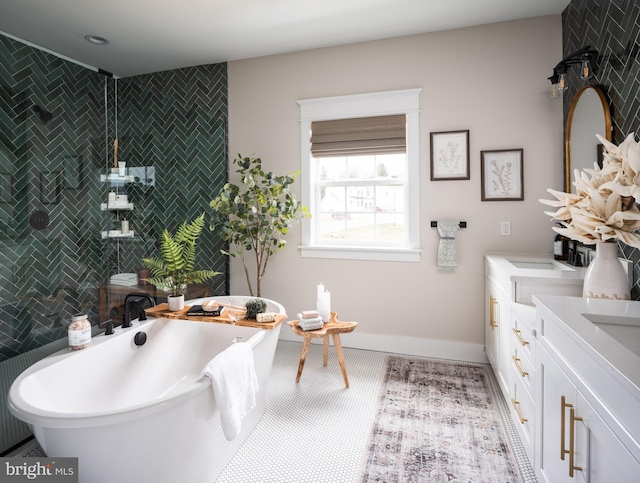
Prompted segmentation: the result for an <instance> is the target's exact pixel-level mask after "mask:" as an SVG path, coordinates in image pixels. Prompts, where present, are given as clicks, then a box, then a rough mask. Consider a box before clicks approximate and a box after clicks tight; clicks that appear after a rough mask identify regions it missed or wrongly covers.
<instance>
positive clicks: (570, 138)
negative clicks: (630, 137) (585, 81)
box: [564, 86, 611, 193]
mask: <svg viewBox="0 0 640 483" xmlns="http://www.w3.org/2000/svg"><path fill="white" fill-rule="evenodd" d="M596 134H600V135H601V136H603V137H604V138H605V139H607V140H608V141H611V112H610V111H609V104H607V99H606V97H605V95H604V92H602V90H601V89H599V88H598V87H595V86H585V87H583V88H582V89H580V90H579V91H578V92H577V93H576V95H575V97H574V98H573V100H572V101H571V106H569V114H568V115H567V125H566V127H565V132H564V143H565V183H566V186H565V188H566V192H567V193H570V192H575V186H573V184H572V182H573V170H574V169H584V168H593V163H595V162H597V161H598V160H599V159H602V158H601V157H600V156H601V154H599V153H601V152H602V146H600V141H598V138H596Z"/></svg>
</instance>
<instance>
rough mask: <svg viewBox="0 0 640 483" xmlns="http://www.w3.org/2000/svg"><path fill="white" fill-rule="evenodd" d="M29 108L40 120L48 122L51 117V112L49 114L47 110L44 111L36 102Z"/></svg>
mask: <svg viewBox="0 0 640 483" xmlns="http://www.w3.org/2000/svg"><path fill="white" fill-rule="evenodd" d="M31 109H32V110H33V112H35V113H36V114H37V115H38V117H39V118H40V120H41V121H42V122H49V121H51V118H53V114H51V113H50V112H49V111H45V110H44V109H42V108H41V107H40V106H38V105H37V104H34V105H33V107H32V108H31Z"/></svg>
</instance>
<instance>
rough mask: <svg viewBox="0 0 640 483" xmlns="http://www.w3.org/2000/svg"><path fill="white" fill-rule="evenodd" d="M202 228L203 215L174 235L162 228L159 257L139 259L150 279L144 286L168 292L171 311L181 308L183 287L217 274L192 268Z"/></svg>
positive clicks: (184, 225)
mask: <svg viewBox="0 0 640 483" xmlns="http://www.w3.org/2000/svg"><path fill="white" fill-rule="evenodd" d="M203 227H204V213H202V214H201V215H200V216H199V217H197V218H196V219H195V220H193V221H192V222H191V223H187V222H186V221H185V222H182V224H181V225H180V226H179V227H178V230H177V231H176V233H175V235H173V234H171V233H169V230H167V229H166V228H165V229H164V231H163V232H162V235H161V238H160V254H161V257H154V258H143V259H142V262H143V263H144V265H145V266H146V267H147V268H148V269H149V271H150V272H151V275H152V276H151V278H149V279H147V282H149V283H150V284H152V285H155V286H156V287H157V288H159V289H160V290H165V291H167V292H169V294H170V295H169V297H168V298H167V300H168V305H169V310H171V311H177V310H182V309H183V308H184V290H185V289H186V288H187V285H191V284H194V283H202V282H204V281H206V280H208V279H210V278H212V277H215V276H216V275H219V274H220V272H213V271H211V270H195V268H194V265H195V260H196V242H197V240H198V235H200V232H202V228H203Z"/></svg>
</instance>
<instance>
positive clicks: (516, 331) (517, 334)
mask: <svg viewBox="0 0 640 483" xmlns="http://www.w3.org/2000/svg"><path fill="white" fill-rule="evenodd" d="M511 330H512V331H513V333H514V334H515V335H516V339H518V342H520V344H522V345H523V346H527V345H529V342H527V341H526V340H524V339H523V338H522V336H521V335H520V331H519V330H518V329H516V328H515V327H514V328H513V329H511Z"/></svg>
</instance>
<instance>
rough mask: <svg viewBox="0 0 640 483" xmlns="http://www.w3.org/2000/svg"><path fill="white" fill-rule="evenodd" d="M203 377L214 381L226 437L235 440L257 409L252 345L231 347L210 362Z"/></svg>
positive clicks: (243, 343) (256, 382) (213, 385)
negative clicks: (249, 416)
mask: <svg viewBox="0 0 640 483" xmlns="http://www.w3.org/2000/svg"><path fill="white" fill-rule="evenodd" d="M200 375H201V376H208V377H209V379H211V387H212V389H213V396H214V398H215V400H216V406H217V407H218V410H219V411H220V422H221V423H222V431H223V432H224V436H225V438H227V441H231V440H233V439H235V438H236V437H237V436H238V434H240V430H241V429H242V419H243V418H244V417H245V416H246V415H247V414H248V413H249V412H250V411H251V410H252V409H253V408H254V407H255V406H256V393H257V391H258V377H257V376H256V370H255V366H254V364H253V351H252V349H251V346H250V345H249V344H247V343H246V342H236V343H235V344H232V345H231V346H230V347H229V348H227V349H225V350H224V351H222V352H221V353H220V354H218V355H217V356H215V357H214V358H213V359H211V361H209V363H208V364H207V365H206V366H204V368H203V369H202V373H201V374H200Z"/></svg>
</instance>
